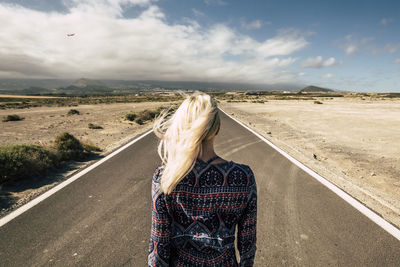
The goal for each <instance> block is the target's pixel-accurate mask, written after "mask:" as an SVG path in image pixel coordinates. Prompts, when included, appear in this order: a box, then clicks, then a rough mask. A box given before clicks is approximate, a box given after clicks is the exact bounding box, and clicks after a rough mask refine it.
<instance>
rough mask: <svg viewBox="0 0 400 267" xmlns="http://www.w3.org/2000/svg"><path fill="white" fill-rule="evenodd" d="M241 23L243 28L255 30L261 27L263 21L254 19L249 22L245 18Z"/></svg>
mask: <svg viewBox="0 0 400 267" xmlns="http://www.w3.org/2000/svg"><path fill="white" fill-rule="evenodd" d="M240 25H241V26H242V28H244V29H246V30H254V29H260V28H261V26H262V25H263V23H262V21H261V20H259V19H257V20H253V21H251V22H249V23H247V22H246V21H245V20H242V21H241V22H240Z"/></svg>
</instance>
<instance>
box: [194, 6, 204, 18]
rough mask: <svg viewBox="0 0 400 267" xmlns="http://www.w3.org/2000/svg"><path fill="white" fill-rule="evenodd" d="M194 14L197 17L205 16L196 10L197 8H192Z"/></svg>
mask: <svg viewBox="0 0 400 267" xmlns="http://www.w3.org/2000/svg"><path fill="white" fill-rule="evenodd" d="M192 12H193V14H194V15H195V16H196V17H202V16H204V13H203V12H201V11H200V10H198V9H196V8H192Z"/></svg>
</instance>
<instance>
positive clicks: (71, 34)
mask: <svg viewBox="0 0 400 267" xmlns="http://www.w3.org/2000/svg"><path fill="white" fill-rule="evenodd" d="M74 35H75V33H67V36H68V37H71V36H74Z"/></svg>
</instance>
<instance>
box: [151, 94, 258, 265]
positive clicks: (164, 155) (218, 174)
mask: <svg viewBox="0 0 400 267" xmlns="http://www.w3.org/2000/svg"><path fill="white" fill-rule="evenodd" d="M153 129H154V132H155V134H156V135H157V136H158V137H159V138H160V139H161V140H160V144H159V147H158V153H159V155H160V157H161V160H162V163H163V165H162V166H160V167H158V168H157V169H156V170H155V172H154V174H153V184H152V198H153V207H152V230H151V238H150V248H149V255H148V265H149V266H253V262H254V256H255V252H256V219H257V187H256V182H255V179H254V175H253V172H252V170H251V169H250V167H249V166H247V165H244V164H239V163H236V162H233V161H225V160H224V159H222V158H221V157H219V156H217V155H216V154H215V151H214V140H215V137H216V135H217V134H218V132H219V129H220V117H219V114H218V109H217V104H216V102H215V101H214V100H213V99H212V98H211V97H210V96H209V95H207V94H204V93H200V92H195V93H194V94H192V95H190V96H188V97H187V98H186V99H185V100H184V101H183V103H182V104H181V105H180V106H179V108H178V109H177V110H176V112H175V113H174V114H173V115H172V116H171V117H170V118H168V114H167V113H166V112H165V113H163V114H162V115H161V116H160V117H159V118H158V119H157V120H156V122H155V123H154V126H153ZM236 225H237V226H238V233H237V237H238V240H237V248H238V250H239V255H240V263H238V261H237V259H236V255H235V243H234V241H235V229H236Z"/></svg>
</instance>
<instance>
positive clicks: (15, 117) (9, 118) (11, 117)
mask: <svg viewBox="0 0 400 267" xmlns="http://www.w3.org/2000/svg"><path fill="white" fill-rule="evenodd" d="M23 119H24V118H21V117H20V116H18V115H15V114H14V115H7V116H6V117H4V119H3V122H7V121H21V120H23Z"/></svg>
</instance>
